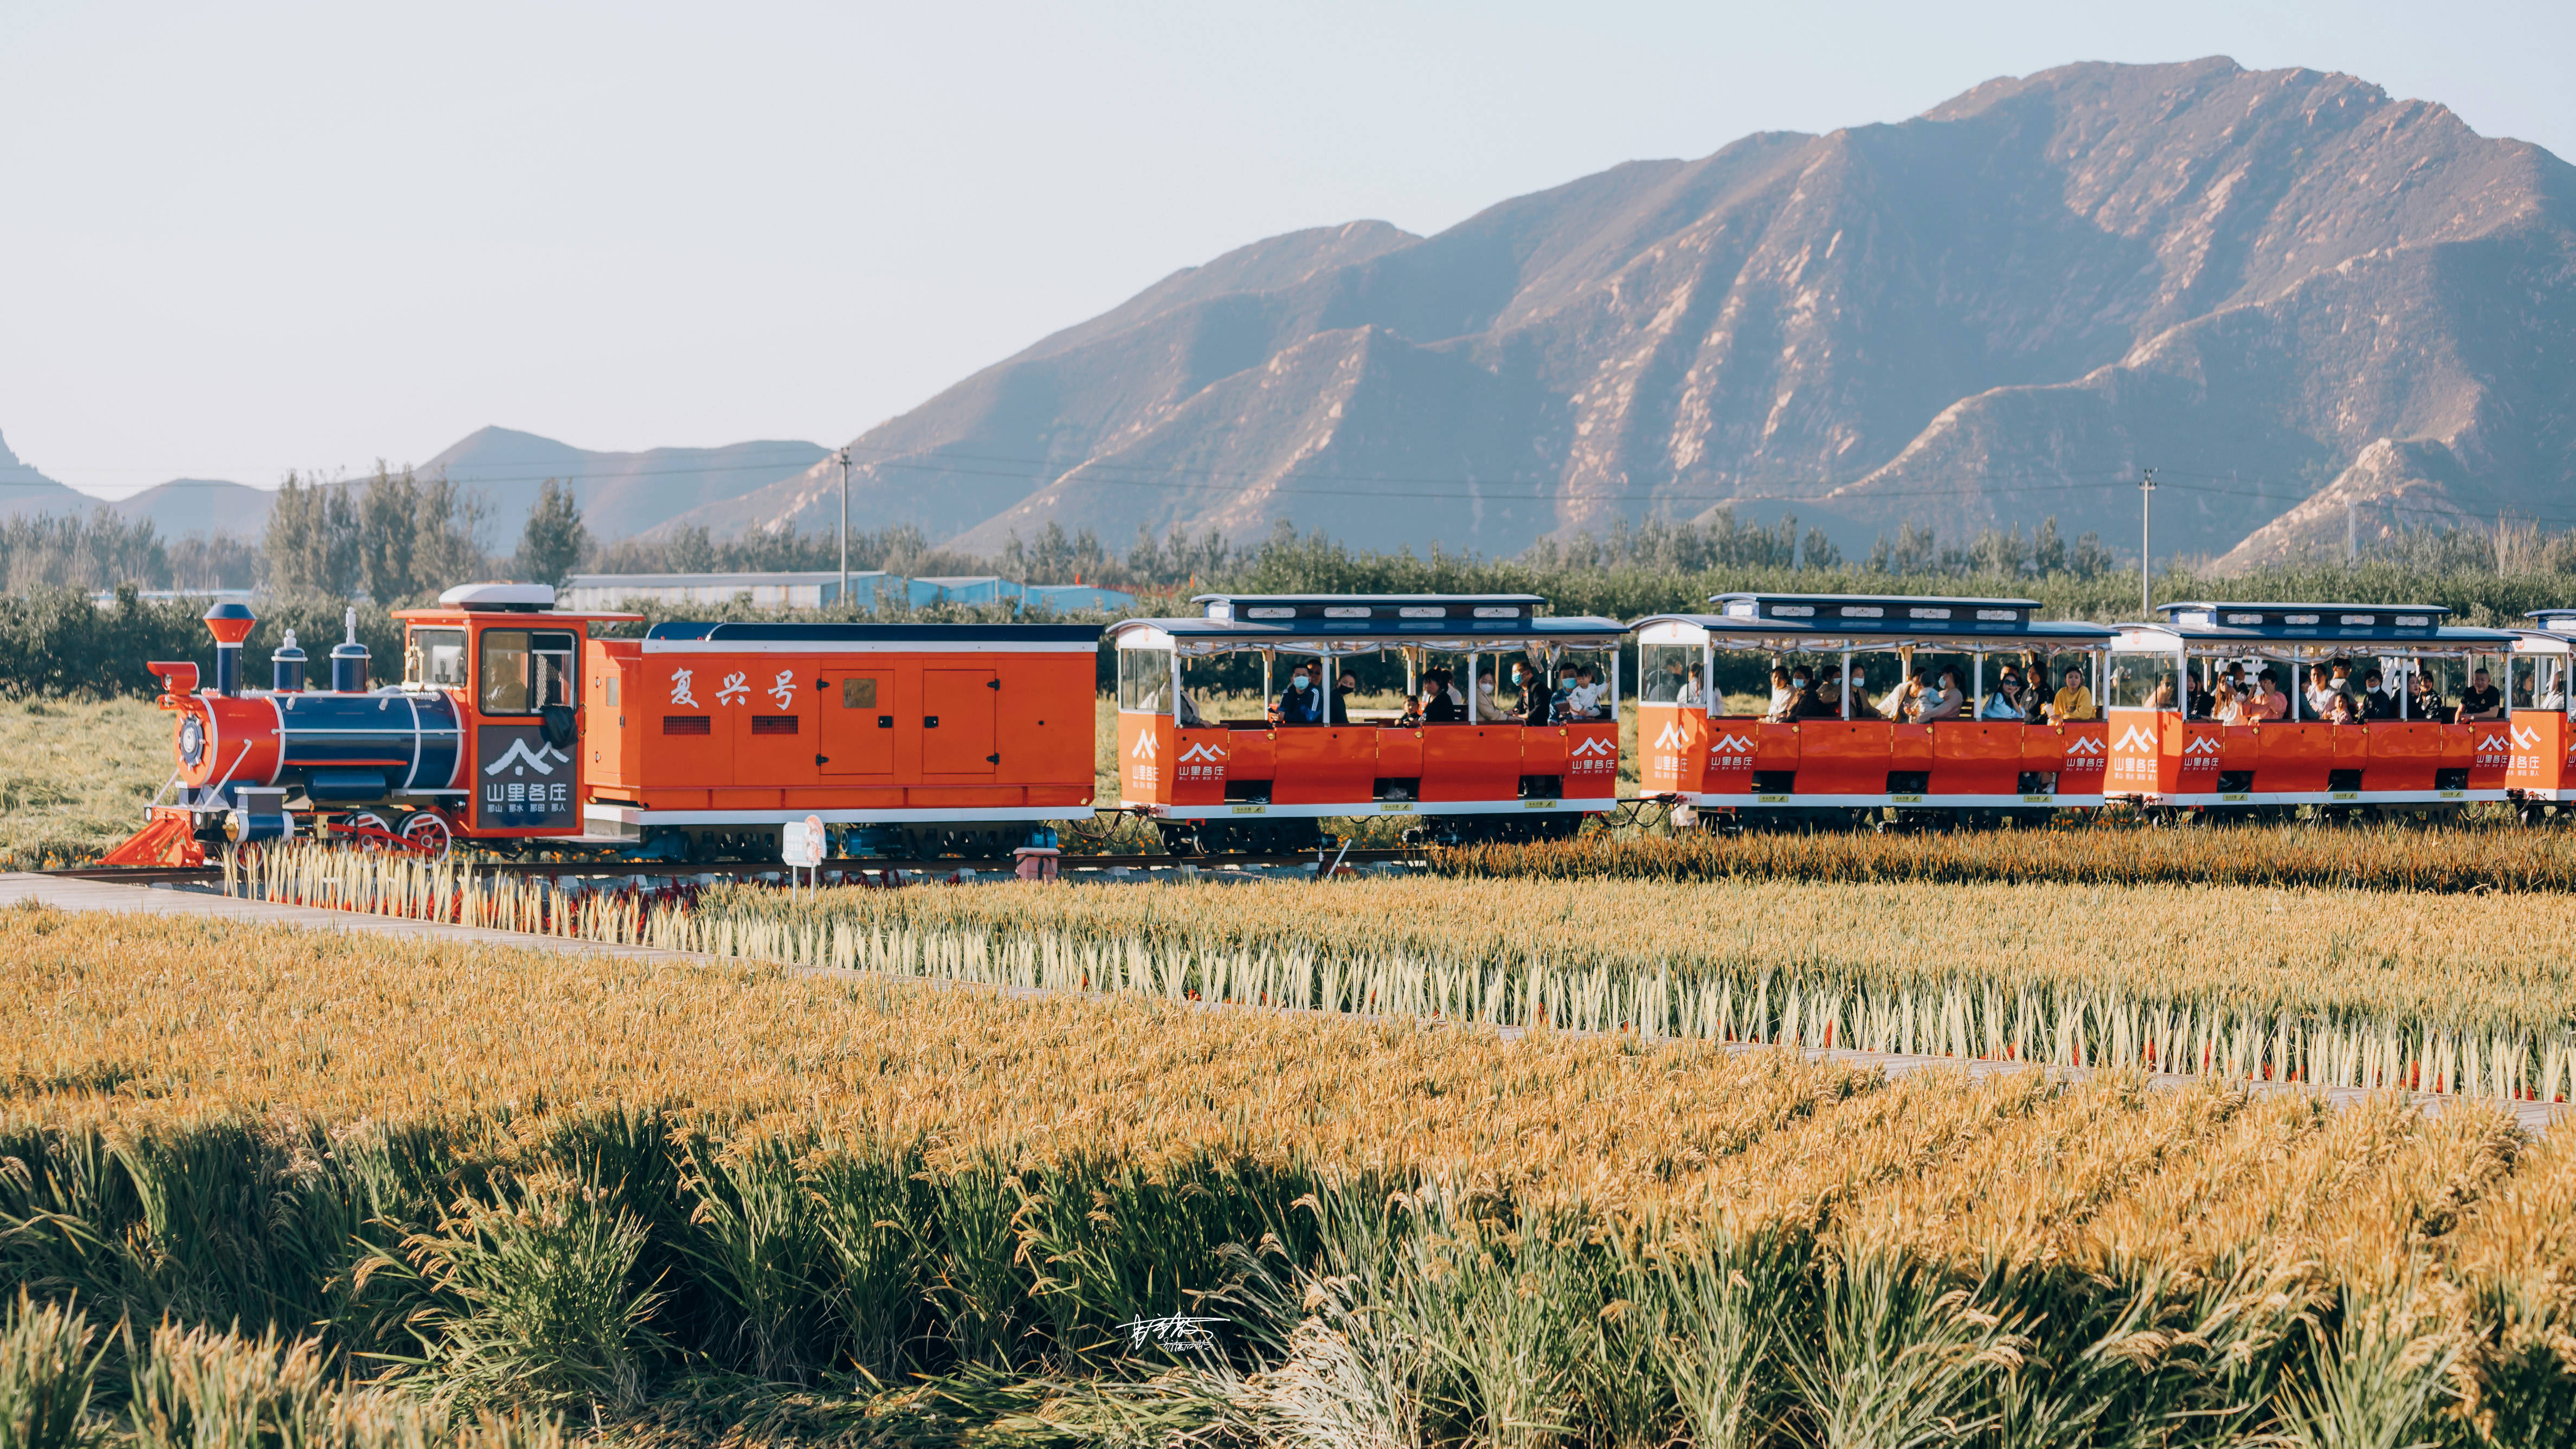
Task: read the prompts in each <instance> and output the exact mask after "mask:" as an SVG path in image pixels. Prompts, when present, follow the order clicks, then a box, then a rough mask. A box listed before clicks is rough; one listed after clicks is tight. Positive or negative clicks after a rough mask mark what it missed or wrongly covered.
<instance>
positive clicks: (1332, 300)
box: [681, 59, 2576, 563]
mask: <svg viewBox="0 0 2576 1449" xmlns="http://www.w3.org/2000/svg"><path fill="white" fill-rule="evenodd" d="M2571 359H2576V172H2571V170H2570V168H2569V167H2568V166H2567V165H2566V164H2565V163H2564V162H2562V161H2560V160H2559V159H2558V158H2556V157H2554V156H2552V155H2550V154H2549V153H2547V152H2546V151H2543V150H2541V149H2539V148H2537V147H2534V146H2530V145H2527V144H2524V143H2520V142H2515V141H2509V140H2494V139H2488V138H2484V137H2480V136H2478V135H2476V134H2475V133H2474V132H2472V131H2470V130H2469V128H2468V127H2467V126H2466V125H2464V124H2463V123H2462V122H2461V121H2460V120H2459V119H2458V118H2457V117H2456V116H2454V115H2452V114H2451V113H2450V112H2449V111H2447V110H2445V109H2443V108H2442V107H2441V106H2439V105H2436V104H2431V103H2427V102H2423V101H2409V100H2394V99H2391V98H2390V97H2389V96H2388V95H2386V94H2385V93H2384V92H2382V91H2381V90H2379V89H2378V88H2377V87H2375V86H2372V85H2370V84H2368V83H2367V82H2365V81H2361V80H2357V79H2354V78H2352V77H2350V76H2342V75H2330V74H2322V73H2319V72H2315V71H2307V70H2284V71H2263V72H2254V71H2247V70H2244V69H2241V68H2240V67H2238V66H2236V65H2235V64H2234V63H2232V62H2230V61H2227V60H2224V59H2209V60H2201V61H2194V62H2189V63H2185V64H2176V65H2154V66H2121V65H2107V64H2085V65H2073V66H2066V67H2063V68H2060V69H2057V70H2051V71H2047V72H2043V73H2041V74H2038V75H2034V76H2030V77H2026V78H2022V79H2005V80H1997V81H1993V82H1990V83H1988V84H1985V85H1982V86H1979V87H1977V88H1976V89H1974V90H1972V91H1969V92H1968V93H1966V94H1965V95H1962V96H1960V97H1958V98H1956V99H1955V100H1952V101H1950V102H1947V103H1945V104H1943V105H1941V106H1939V107H1936V108H1934V109H1933V110H1931V111H1929V112H1927V113H1925V114H1924V115H1922V116H1920V117H1917V118H1915V119H1913V120H1910V121H1907V122H1904V123H1902V124H1899V125H1874V126H1863V127H1856V128H1853V129H1849V130H1843V131H1836V132H1834V133H1832V134H1831V135H1826V136H1809V135H1798V134H1785V133H1782V134H1764V135H1756V136H1750V137H1747V138H1745V139H1743V140H1741V141H1738V142H1736V143H1735V144H1733V145H1730V146H1728V147H1727V148H1725V149H1724V150H1722V151H1719V152H1718V153H1716V154H1715V155H1713V156H1708V157H1705V158H1702V159H1700V160H1696V161H1645V162H1635V163H1631V164H1628V165H1623V166H1619V167H1615V168H1613V169H1611V170H1609V171H1606V172H1603V173H1601V174H1599V175H1596V176H1589V177H1585V178H1583V179H1581V180H1578V181H1574V182H1571V183H1568V184H1567V185H1564V186H1560V187H1557V188H1555V189H1553V190H1549V191H1544V192H1540V193H1537V194H1535V195H1531V196H1524V197H1519V198H1515V199H1513V200H1510V201H1506V202H1503V203H1501V204H1500V205H1497V206H1495V207H1492V208H1490V209H1488V210H1487V211H1485V212H1483V213H1481V214H1479V215H1477V216H1475V217H1472V218H1469V219H1468V220H1467V221H1464V222H1462V223H1460V224H1459V225H1457V226H1454V227H1452V228H1450V229H1448V230H1446V231H1444V232H1441V233H1439V234H1438V235H1435V236H1430V237H1417V236H1413V235H1410V234H1408V233H1405V232H1402V231H1400V230H1398V229H1396V228H1393V227H1390V226H1387V225H1384V224H1382V223H1376V222H1355V223H1352V224H1350V225H1347V226H1341V227H1332V228H1324V229H1318V230H1314V231H1307V232H1298V233H1292V234H1290V235H1287V236H1281V237H1274V238H1271V239H1270V240H1267V241H1264V242H1260V243H1257V244H1255V245H1253V246H1250V247H1246V248H1244V249H1242V250H1240V251H1236V252H1232V253H1229V254H1227V255H1225V256H1223V257H1220V258H1218V259H1216V260H1215V261H1213V262H1210V263H1209V264H1207V265H1205V266H1202V267H1198V268H1194V269H1190V270H1187V271H1183V272H1181V273H1178V274H1176V275H1174V276H1172V277H1170V278H1167V279H1166V280H1164V281H1163V282H1161V283H1158V284H1156V285H1155V286H1154V287H1152V288H1149V289H1148V290H1146V291H1145V292H1143V293H1141V294H1139V295H1138V296H1137V297H1136V298H1134V299H1133V300H1131V301H1129V302H1128V303H1126V304H1125V305H1124V306H1121V307H1119V308H1117V309H1116V310H1114V311H1112V312H1109V313H1107V314H1105V315H1103V316H1101V317H1099V318H1096V319H1093V320H1092V321H1090V322H1087V323H1084V324H1082V325H1081V326H1078V327H1074V328H1070V329H1068V330H1066V331H1064V332H1060V333H1058V334H1056V335H1055V336H1052V337H1049V338H1046V339H1045V340H1043V341H1041V342H1039V343H1037V344H1036V345H1035V346H1033V347H1031V348H1029V349H1028V350H1027V351H1025V352H1022V353H1020V354H1019V355H1017V356H1015V357H1012V358H1010V359H1008V360H1006V361H1004V362H1001V363H998V364H996V365H994V366H992V367H990V368H987V369H985V370H984V371H982V372H979V373H977V374H975V375H974V376H972V377H969V378H967V379H965V380H964V381H962V382H960V383H958V384H956V385H955V386H953V387H951V388H949V389H948V390H947V391H945V392H943V393H941V394H939V395H938V396H937V397H935V398H933V399H932V400H931V401H929V402H927V403H925V404H923V405H922V406H921V407H919V408H917V409H915V410H913V411H912V412H910V413H907V414H905V415H904V416H902V417H900V418H896V419H894V420H893V421H891V422H888V423H885V424H883V425H881V426H879V427H876V428H874V429H871V430H870V431H868V432H867V433H865V434H863V435H861V436H860V437H859V438H858V439H857V440H856V442H855V443H854V445H853V446H854V448H855V450H856V452H857V455H858V457H859V458H861V459H862V460H864V462H863V466H862V467H861V468H860V469H859V472H858V477H857V480H856V481H855V483H854V499H853V503H854V515H855V516H856V517H858V518H861V519H864V520H865V521H866V522H868V523H869V524H870V525H871V526H877V525H882V524H885V523H889V522H894V521H911V522H915V523H918V524H920V525H921V526H923V527H924V528H925V529H927V530H929V531H930V532H931V533H932V534H933V535H934V536H935V537H940V538H943V539H947V540H950V541H952V542H954V543H956V544H958V545H961V546H964V547H967V548H977V549H989V548H991V547H993V546H995V545H997V544H998V543H999V542H1000V541H1001V540H1002V539H1003V537H1004V536H1005V535H1006V534H1007V533H1009V532H1011V531H1014V530H1016V531H1017V532H1019V533H1020V534H1021V535H1023V536H1027V535H1029V534H1031V533H1033V532H1034V531H1036V530H1037V529H1039V528H1041V527H1043V526H1044V525H1045V524H1046V523H1047V522H1049V521H1050V520H1053V521H1058V522H1061V523H1063V524H1064V525H1065V526H1067V527H1089V528H1093V529H1095V530H1098V531H1099V532H1100V533H1101V534H1102V536H1103V537H1104V538H1105V539H1107V540H1109V541H1111V542H1113V543H1116V542H1122V541H1124V540H1125V539H1126V538H1128V537H1130V536H1132V534H1133V532H1134V530H1135V529H1136V528H1137V527H1138V526H1139V525H1143V526H1146V527H1149V528H1152V529H1154V530H1155V531H1157V532H1161V531H1163V530H1164V529H1166V528H1167V527H1170V526H1172V525H1174V524H1178V525H1180V526H1183V527H1187V528H1191V529H1199V528H1206V527H1217V528H1222V529H1224V530H1225V531H1226V532H1227V533H1229V534H1232V535H1235V536H1238V537H1241V536H1245V535H1249V534H1254V533H1257V532H1259V531H1261V530H1262V529H1264V528H1265V527H1267V526H1268V525H1270V524H1271V523H1272V522H1274V521H1275V520H1279V519H1286V520H1289V521H1290V522H1292V523H1294V524H1296V525H1297V526H1299V527H1301V528H1316V527H1320V528H1323V529H1326V530H1327V531H1329V532H1332V533H1334V534H1336V535H1339V536H1341V537H1344V538H1346V539H1349V540H1351V541H1353V542H1355V543H1363V544H1371V545H1378V546H1390V545H1393V544H1397V543H1412V544H1415V545H1421V544H1426V543H1429V542H1431V541H1433V540H1438V541H1440V542H1443V543H1445V544H1448V545H1450V546H1452V547H1472V548H1476V549H1479V550H1482V551H1484V552H1487V553H1500V552H1509V551H1512V550H1516V549H1518V548H1520V547H1523V546H1525V545H1526V544H1528V543H1529V542H1530V541H1531V540H1533V539H1534V538H1536V537H1538V536H1540V535H1542V534H1545V533H1549V532H1552V531H1569V530H1575V529H1596V530H1597V529H1600V528H1603V527H1606V526H1607V525H1609V524H1610V523H1611V522H1613V521H1614V520H1616V519H1618V518H1621V517H1626V518H1630V519H1638V518H1643V517H1646V516H1650V515H1660V516H1665V517H1673V518H1687V517H1693V516H1696V515H1699V514H1701V513H1703V512H1704V511H1706V510H1709V509H1711V508H1713V507H1715V506H1718V505H1721V504H1730V503H1731V504H1734V505H1736V506H1737V507H1738V508H1739V510H1740V511H1749V512H1752V513H1754V514H1756V515H1758V516H1762V517H1771V516H1775V515H1776V514H1778V513H1780V512H1783V511H1793V512H1796V513H1798V514H1800V515H1801V516H1802V517H1804V518H1806V519H1808V520H1809V521H1811V522H1821V523H1823V524H1824V525H1825V526H1826V527H1827V528H1828V529H1829V530H1831V531H1832V532H1834V533H1835V534H1836V535H1837V536H1838V537H1839V538H1840V539H1841V541H1842V542H1843V543H1844V544H1845V546H1846V547H1847V548H1849V547H1855V546H1866V544H1867V543H1868V542H1869V540H1870V539H1871V538H1872V537H1873V536H1874V535H1876V534H1877V533H1878V532H1880V531H1882V530H1892V529H1893V528H1894V527H1895V526H1896V525H1898V524H1899V523H1902V522H1907V521H1914V522H1919V523H1928V524H1931V525H1933V526H1935V527H1937V528H1938V529H1939V530H1940V531H1941V533H1942V534H1943V536H1945V537H1948V538H1954V539H1955V538H1959V537H1961V536H1962V535H1965V534H1968V533H1973V532H1975V531H1976V530H1978V529H1980V528H1982V527H1987V526H1996V525H2013V524H2019V525H2023V526H2027V525H2028V524H2030V523H2031V522H2034V521H2036V520H2037V519H2038V518H2039V517H2041V516H2042V515H2044V514H2049V513H2054V514H2056V515H2057V516H2058V518H2059V520H2060V523H2061V526H2062V527H2063V528H2065V529H2067V530H2068V531H2070V532H2072V531H2076V530H2082V529H2098V530H2101V531H2102V532H2103V533H2104V534H2105V536H2106V537H2108V538H2109V539H2111V540H2112V541H2113V542H2114V543H2115V544H2120V545H2123V546H2126V544H2127V541H2128V540H2130V539H2133V538H2134V537H2135V529H2136V518H2137V499H2136V488H2135V482H2136V478H2137V470H2138V469H2139V468H2141V467H2144V466H2154V467H2156V468H2157V469H2158V470H2159V482H2160V492H2159V494H2158V502H2157V518H2158V529H2157V538H2156V551H2157V553H2158V554H2159V555H2163V554H2166V553H2169V552H2197V553H2211V554H2219V553H2224V554H2226V555H2227V557H2228V558H2229V559H2230V560H2231V561H2235V562H2240V563H2241V562H2248V561H2252V560H2256V559H2261V558H2269V557H2279V556H2283V555H2285V554H2287V553H2290V552H2295V551H2297V550H2299V549H2301V548H2306V547H2324V546H2331V547H2334V548H2340V547H2341V545H2342V541H2343V535H2344V530H2345V517H2344V508H2343V503H2344V501H2345V500H2350V501H2353V502H2354V503H2355V505H2356V508H2357V509H2358V508H2360V507H2361V506H2363V505H2376V506H2377V508H2378V512H2377V513H2376V514H2375V515H2372V518H2371V526H2372V527H2377V526H2381V525H2384V524H2385V523H2387V522H2389V521H2409V522H2423V521H2437V520H2440V519H2443V518H2451V517H2491V516H2493V514H2494V513H2496V512H2497V511H2498V510H2507V509H2509V510H2513V511H2516V512H2518V513H2520V514H2521V515H2522V516H2525V517H2535V516H2536V517H2540V518H2543V519H2548V520H2555V521H2561V522H2576V508H2570V507H2569V505H2568V503H2567V502H2566V501H2564V500H2565V499H2566V495H2567V492H2568V485H2569V484H2570V482H2571V479H2576V426H2571V423H2576V419H2571V416H2570V414H2571V409H2576V388H2571V385H2570V384H2571V382H2576V370H2571V369H2576V361H2571ZM2312 496H2313V497H2314V499H2316V500H2317V501H2315V502H2311V499H2312ZM836 507H837V502H836V492H835V485H834V476H833V473H832V470H831V468H830V466H829V465H828V464H824V465H822V466H818V467H816V468H813V469H810V470H807V471H805V472H804V473H802V474H800V475H799V476H796V477H792V478H788V479H785V480H783V481H781V482H779V483H777V484H775V485H773V486H771V487H769V488H767V489H764V490H761V491H759V492H756V493H754V494H752V495H751V496H750V497H749V498H748V499H744V500H736V501H728V502H725V503H722V504H715V505H710V506H706V507H701V508H699V509H697V510H696V511H694V512H692V513H688V514H683V515H681V516H682V517H683V518H685V519H687V520H688V521H693V522H705V523H708V524H711V525H714V526H717V527H749V526H763V525H767V526H778V525H789V524H792V525H797V526H809V527H810V526H818V525H820V524H822V523H823V522H825V521H826V520H827V519H828V518H829V517H831V516H833V514H834V510H835V509H836Z"/></svg>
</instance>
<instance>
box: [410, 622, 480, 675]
mask: <svg viewBox="0 0 2576 1449" xmlns="http://www.w3.org/2000/svg"><path fill="white" fill-rule="evenodd" d="M403 679H404V681H405V682H406V683H409V684H415V685H424V686H427V687H428V688H431V689H463V688H464V687H465V631H464V630H462V629H414V630H412V631H411V638H410V640H409V642H407V643H406V644H405V645H404V646H403Z"/></svg>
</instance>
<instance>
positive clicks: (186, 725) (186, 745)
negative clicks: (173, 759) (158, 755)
mask: <svg viewBox="0 0 2576 1449" xmlns="http://www.w3.org/2000/svg"><path fill="white" fill-rule="evenodd" d="M205 757H206V723H205V721H203V720H201V719H199V718H197V717H196V716H195V715H193V714H192V715H190V716H188V717H187V718H186V719H183V720H181V721H179V758H180V759H182V760H184V761H186V762H187V763H189V764H191V765H193V764H196V763H198V762H199V761H201V760H203V759H205Z"/></svg>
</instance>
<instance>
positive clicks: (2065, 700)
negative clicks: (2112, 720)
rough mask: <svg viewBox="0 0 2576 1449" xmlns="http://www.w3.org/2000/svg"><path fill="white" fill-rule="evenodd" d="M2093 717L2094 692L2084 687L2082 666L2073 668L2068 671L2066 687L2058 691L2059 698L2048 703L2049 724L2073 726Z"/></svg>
mask: <svg viewBox="0 0 2576 1449" xmlns="http://www.w3.org/2000/svg"><path fill="white" fill-rule="evenodd" d="M2092 717H2093V691H2091V690H2089V689H2086V688H2085V687H2084V670H2083V668H2082V666H2080V665H2078V666H2071V667H2069V668H2068V669H2067V671H2066V687H2065V688H2063V689H2061V690H2059V691H2057V697H2056V698H2055V699H2052V700H2050V701H2049V702H2048V722H2049V723H2050V724H2073V723H2075V722H2076V721H2078V720H2088V719H2091V718H2092Z"/></svg>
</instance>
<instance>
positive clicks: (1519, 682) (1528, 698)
mask: <svg viewBox="0 0 2576 1449" xmlns="http://www.w3.org/2000/svg"><path fill="white" fill-rule="evenodd" d="M1511 679H1512V688H1513V689H1514V690H1516V691H1518V693H1519V695H1520V702H1521V707H1520V716H1521V723H1523V724H1527V725H1543V724H1545V723H1547V698H1548V688H1547V676H1545V675H1544V674H1541V673H1540V672H1539V668H1538V666H1537V665H1535V664H1532V663H1530V662H1529V661H1528V660H1526V659H1515V660H1513V661H1512V674H1511Z"/></svg>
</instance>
